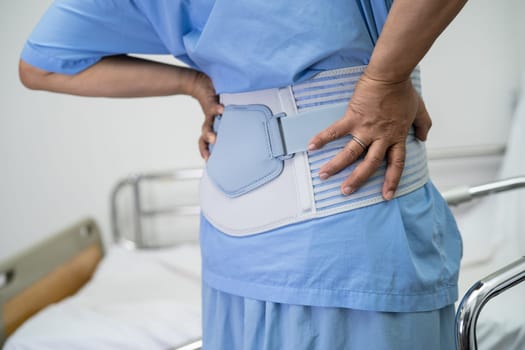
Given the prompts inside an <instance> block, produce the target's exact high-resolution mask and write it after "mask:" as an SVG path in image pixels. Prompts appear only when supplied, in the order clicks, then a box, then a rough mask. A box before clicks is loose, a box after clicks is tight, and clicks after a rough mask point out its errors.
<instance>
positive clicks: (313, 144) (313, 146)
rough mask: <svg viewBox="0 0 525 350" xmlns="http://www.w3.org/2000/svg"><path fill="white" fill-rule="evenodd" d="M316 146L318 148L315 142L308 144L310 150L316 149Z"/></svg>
mask: <svg viewBox="0 0 525 350" xmlns="http://www.w3.org/2000/svg"><path fill="white" fill-rule="evenodd" d="M315 148H316V146H315V143H311V144H309V145H308V150H309V151H313V150H315Z"/></svg>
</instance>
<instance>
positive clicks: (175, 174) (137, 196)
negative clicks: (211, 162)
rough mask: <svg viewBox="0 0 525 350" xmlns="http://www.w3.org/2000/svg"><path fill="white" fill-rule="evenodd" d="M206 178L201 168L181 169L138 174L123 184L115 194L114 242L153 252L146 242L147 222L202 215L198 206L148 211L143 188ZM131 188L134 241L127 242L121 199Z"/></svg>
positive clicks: (115, 188) (113, 205) (123, 181)
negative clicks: (122, 229) (123, 193)
mask: <svg viewBox="0 0 525 350" xmlns="http://www.w3.org/2000/svg"><path fill="white" fill-rule="evenodd" d="M201 176H202V169H201V168H192V169H179V170H173V171H165V172H156V173H153V172H149V173H136V174H132V175H129V176H128V177H126V178H124V179H122V180H120V181H119V182H118V183H117V185H116V186H115V187H114V189H113V191H112V193H111V225H112V231H113V239H114V241H115V242H118V243H121V244H124V245H126V246H128V247H132V248H138V249H141V248H150V246H149V245H147V244H145V241H144V230H143V227H144V225H143V220H144V219H145V218H147V217H153V216H162V215H178V216H187V215H198V214H199V213H200V208H199V206H198V205H178V206H172V207H162V208H155V209H152V208H147V209H146V208H145V207H144V205H143V196H142V191H141V188H142V186H143V185H144V184H146V183H148V182H157V183H159V182H174V181H185V180H196V179H200V177H201ZM127 187H130V188H131V190H132V191H133V215H132V217H133V221H134V223H133V230H134V232H133V239H132V240H130V239H127V238H125V237H124V235H123V234H122V231H121V228H120V225H119V222H120V221H119V214H118V203H117V202H118V196H119V194H120V192H121V191H122V190H123V189H124V188H127Z"/></svg>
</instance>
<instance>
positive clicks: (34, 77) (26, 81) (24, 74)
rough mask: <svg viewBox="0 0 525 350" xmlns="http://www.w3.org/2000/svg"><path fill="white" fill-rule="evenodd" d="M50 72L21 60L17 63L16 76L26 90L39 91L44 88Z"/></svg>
mask: <svg viewBox="0 0 525 350" xmlns="http://www.w3.org/2000/svg"><path fill="white" fill-rule="evenodd" d="M50 74H53V73H50V72H47V71H45V70H42V69H40V68H36V67H34V66H32V65H30V64H28V63H26V62H24V61H22V60H20V61H19V63H18V76H19V78H20V82H21V83H22V84H23V85H24V86H25V87H26V88H28V89H31V90H41V89H43V88H44V86H45V81H46V77H48V76H49V75H50Z"/></svg>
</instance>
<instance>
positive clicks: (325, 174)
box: [319, 173, 328, 180]
mask: <svg viewBox="0 0 525 350" xmlns="http://www.w3.org/2000/svg"><path fill="white" fill-rule="evenodd" d="M319 178H320V179H321V180H326V179H328V174H327V173H320V174H319Z"/></svg>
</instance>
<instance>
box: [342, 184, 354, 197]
mask: <svg viewBox="0 0 525 350" xmlns="http://www.w3.org/2000/svg"><path fill="white" fill-rule="evenodd" d="M352 192H354V189H353V188H352V187H350V186H346V187H345V188H343V194H344V195H346V196H348V195H349V194H351V193H352Z"/></svg>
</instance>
